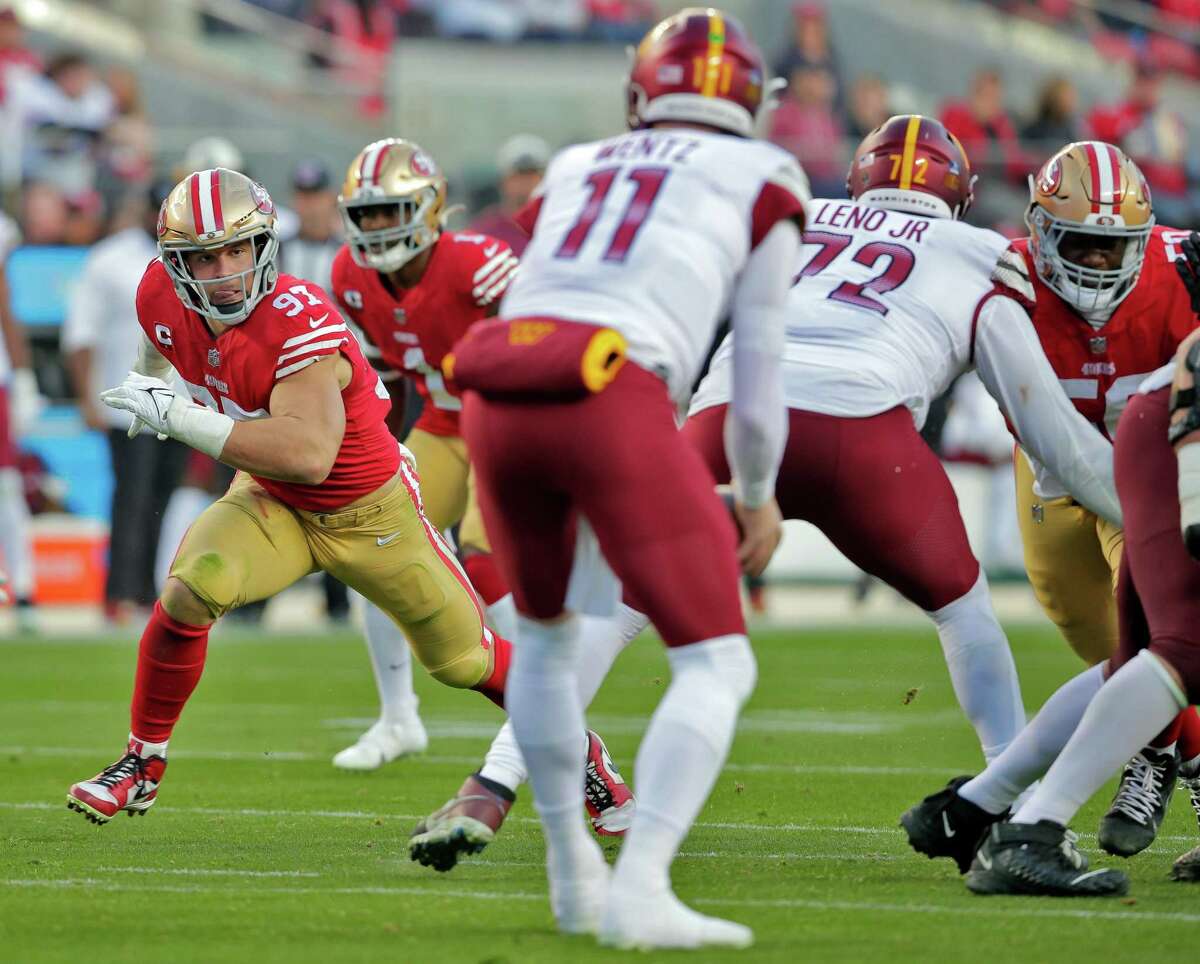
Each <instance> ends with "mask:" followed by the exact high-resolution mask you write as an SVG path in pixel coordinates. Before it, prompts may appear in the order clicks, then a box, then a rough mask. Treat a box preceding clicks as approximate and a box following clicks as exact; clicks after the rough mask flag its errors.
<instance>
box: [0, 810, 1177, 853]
mask: <svg viewBox="0 0 1200 964" xmlns="http://www.w3.org/2000/svg"><path fill="white" fill-rule="evenodd" d="M65 809H66V804H65V803H64V804H56V803H49V802H47V801H44V800H30V801H11V800H0V810H65ZM156 812H163V813H194V814H198V815H200V816H207V817H315V818H321V819H334V820H420V819H422V818H423V817H426V816H428V814H424V813H420V814H416V813H372V812H370V811H366V810H284V809H270V810H267V809H259V808H255V807H241V808H231V807H172V806H161V805H160V806H159V807H158V808H156ZM508 822H509V823H524V824H536V823H537V822H538V820H537V818H536V817H509V818H508ZM694 826H695V827H696V828H697V829H700V830H749V831H753V832H756V833H779V832H784V833H834V834H843V833H849V834H866V835H878V836H894V837H896V838H897V839H898V838H899V835H900V833H901V831H900V829H899V828H898V827H891V826H887V827H862V826H853V825H849V826H846V825H838V826H831V825H828V824H815V823H727V822H713V821H704V820H699V821H697V822H696V823H695V824H694ZM1080 837H1081V839H1083V840H1085V841H1086V840H1088V839H1089V835H1088V834H1081V835H1080ZM1157 839H1158V841H1159V842H1160V843H1186V844H1191V845H1193V846H1194V845H1195V844H1196V843H1197V840H1198V839H1200V838H1198V837H1197V835H1196V834H1159V835H1158V838H1157ZM731 856H733V855H732V854H731ZM746 856H748V857H751V858H753V857H754V856H755V855H754V854H748V855H746Z"/></svg>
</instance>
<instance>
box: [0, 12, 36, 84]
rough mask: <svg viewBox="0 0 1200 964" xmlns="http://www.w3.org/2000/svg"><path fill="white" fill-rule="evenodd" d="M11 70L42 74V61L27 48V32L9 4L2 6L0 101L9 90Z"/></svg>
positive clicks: (0, 18)
mask: <svg viewBox="0 0 1200 964" xmlns="http://www.w3.org/2000/svg"><path fill="white" fill-rule="evenodd" d="M10 70H21V71H25V72H28V73H41V70H42V60H41V58H40V57H39V56H38V55H37V54H35V53H34V52H33V51H32V50H30V49H29V48H28V47H26V46H25V30H24V29H23V28H22V26H21V21H20V20H18V19H17V12H16V11H15V10H14V9H13V8H12V7H10V6H8V5H7V4H6V5H4V6H0V101H3V100H4V98H5V92H6V91H7V89H8V84H7V77H8V73H9V71H10Z"/></svg>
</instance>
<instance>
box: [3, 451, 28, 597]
mask: <svg viewBox="0 0 1200 964" xmlns="http://www.w3.org/2000/svg"><path fill="white" fill-rule="evenodd" d="M0 562H3V564H4V567H5V570H6V571H7V573H8V588H9V591H10V592H11V594H12V595H13V597H14V598H16V599H29V598H31V597H32V596H33V550H32V548H31V546H30V542H29V506H28V505H26V504H25V489H24V486H23V485H22V483H21V473H20V472H18V471H17V470H16V469H0Z"/></svg>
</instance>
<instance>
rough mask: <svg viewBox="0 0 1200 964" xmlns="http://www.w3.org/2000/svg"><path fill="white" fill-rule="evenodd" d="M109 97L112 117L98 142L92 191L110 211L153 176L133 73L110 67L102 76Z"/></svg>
mask: <svg viewBox="0 0 1200 964" xmlns="http://www.w3.org/2000/svg"><path fill="white" fill-rule="evenodd" d="M105 83H106V84H107V85H108V89H109V90H110V91H111V92H112V95H113V104H114V108H115V113H116V116H115V117H114V118H113V121H112V123H110V124H109V125H108V127H106V128H105V130H104V136H103V137H102V138H101V141H100V168H99V172H98V176H97V182H96V188H97V190H99V191H100V194H101V196H102V197H103V198H104V202H105V207H106V208H108V209H110V210H111V209H113V208H115V207H116V206H117V204H118V203H119V202H120V201H121V200H122V199H123V198H125V197H126V195H127V194H128V193H129V190H130V188H132V187H135V186H142V185H145V184H146V183H147V182H148V181H149V180H150V177H151V174H152V173H153V163H154V160H153V159H154V137H153V133H152V131H151V129H150V121H149V119H148V118H147V117H146V114H145V111H144V110H143V108H142V94H141V89H140V87H139V85H138V79H137V74H136V73H134V72H133V71H132V70H130V69H128V68H124V67H113V68H111V69H110V70H109V71H108V73H107V74H106V75H105Z"/></svg>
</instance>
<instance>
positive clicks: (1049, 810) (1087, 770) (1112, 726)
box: [1013, 650, 1187, 826]
mask: <svg viewBox="0 0 1200 964" xmlns="http://www.w3.org/2000/svg"><path fill="white" fill-rule="evenodd" d="M1185 706H1187V700H1186V699H1185V698H1184V695H1183V693H1182V692H1180V690H1179V686H1178V685H1177V684H1176V683H1175V681H1174V680H1173V679H1172V678H1171V675H1170V673H1169V672H1168V670H1167V668H1166V667H1165V666H1164V665H1163V664H1162V663H1161V662H1159V660H1158V657H1156V656H1155V655H1154V654H1153V653H1151V652H1150V651H1149V650H1142V651H1141V652H1140V653H1138V655H1137V656H1136V657H1135V658H1134V659H1131V660H1130V661H1129V662H1128V663H1126V664H1125V665H1124V666H1122V667H1121V668H1120V669H1119V670H1117V671H1116V672H1115V673H1113V675H1112V676H1111V677H1109V679H1108V682H1106V683H1105V684H1104V685H1103V686H1102V687H1100V692H1098V693H1097V694H1096V696H1095V697H1094V698H1093V699H1092V701H1091V703H1089V704H1088V708H1087V710H1086V711H1085V712H1084V714H1083V719H1082V720H1080V721H1079V726H1078V727H1076V729H1075V732H1074V734H1072V736H1071V739H1070V740H1069V741H1068V742H1067V745H1066V746H1065V747H1064V748H1063V751H1062V753H1060V754H1059V755H1058V759H1057V760H1055V761H1054V765H1053V766H1051V767H1050V769H1049V770H1048V771H1047V773H1046V776H1045V779H1043V780H1042V783H1041V785H1040V786H1039V787H1038V788H1037V789H1036V790H1035V791H1034V792H1033V795H1032V796H1031V797H1030V798H1029V800H1028V801H1027V802H1026V803H1025V805H1024V806H1023V807H1021V809H1020V810H1018V811H1017V813H1016V814H1014V815H1013V823H1037V822H1038V821H1039V820H1052V821H1054V823H1059V824H1063V825H1064V826H1065V825H1066V824H1068V823H1070V822H1071V819H1072V818H1073V817H1074V816H1075V814H1076V813H1078V812H1079V808H1080V807H1082V806H1083V805H1084V804H1085V803H1086V802H1087V801H1088V800H1089V799H1090V798H1091V796H1092V794H1094V793H1095V792H1096V791H1097V790H1099V789H1100V787H1102V786H1103V785H1104V782H1105V781H1106V780H1107V779H1108V778H1109V777H1111V776H1112V775H1113V774H1114V773H1115V772H1116V771H1117V770H1118V769H1119V768H1120V767H1121V766H1122V765H1123V764H1124V763H1125V761H1126V760H1128V759H1129V758H1130V757H1131V756H1133V755H1134V754H1135V753H1137V751H1138V750H1140V749H1141V748H1142V747H1144V746H1145V745H1146V743H1147V742H1149V741H1150V740H1152V739H1153V738H1154V736H1155V735H1156V734H1157V733H1158V732H1159V731H1160V730H1161V729H1162V728H1163V727H1165V726H1166V725H1167V724H1168V723H1170V722H1171V720H1173V719H1174V718H1175V715H1176V714H1177V713H1178V712H1179V711H1180V710H1181V709H1183V708H1184V707H1185Z"/></svg>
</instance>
